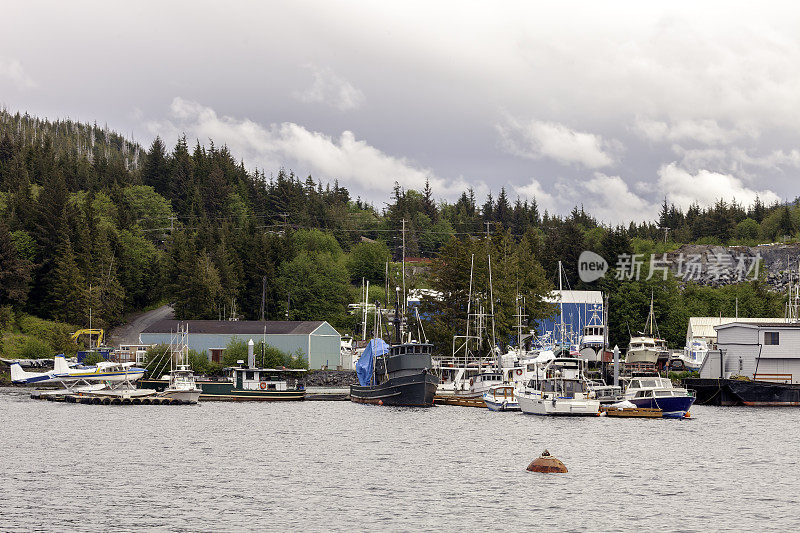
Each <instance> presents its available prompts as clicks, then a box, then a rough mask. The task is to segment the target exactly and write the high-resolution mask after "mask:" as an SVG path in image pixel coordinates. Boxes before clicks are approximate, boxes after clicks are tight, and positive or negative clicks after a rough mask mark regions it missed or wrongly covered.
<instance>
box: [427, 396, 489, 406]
mask: <svg viewBox="0 0 800 533" xmlns="http://www.w3.org/2000/svg"><path fill="white" fill-rule="evenodd" d="M433 404H434V405H456V406H458V407H478V408H482V409H486V402H484V401H483V398H463V397H460V396H453V395H447V396H436V397H435V398H434V399H433Z"/></svg>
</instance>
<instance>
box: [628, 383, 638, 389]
mask: <svg viewBox="0 0 800 533" xmlns="http://www.w3.org/2000/svg"><path fill="white" fill-rule="evenodd" d="M630 387H631V388H632V389H638V388H639V382H638V381H631V384H630Z"/></svg>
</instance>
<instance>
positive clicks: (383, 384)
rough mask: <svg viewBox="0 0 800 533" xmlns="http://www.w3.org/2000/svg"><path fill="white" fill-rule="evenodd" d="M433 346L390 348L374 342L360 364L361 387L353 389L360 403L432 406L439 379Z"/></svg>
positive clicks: (424, 344) (400, 345) (417, 344)
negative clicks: (432, 356) (432, 353)
mask: <svg viewBox="0 0 800 533" xmlns="http://www.w3.org/2000/svg"><path fill="white" fill-rule="evenodd" d="M432 351H433V345H432V344H428V343H416V342H409V343H404V344H395V345H392V346H389V345H388V344H386V343H385V342H384V341H383V340H381V339H373V340H371V341H370V343H369V344H368V345H367V348H366V349H365V350H364V354H362V356H361V359H359V362H358V365H356V369H357V373H358V377H359V383H360V384H359V385H351V386H350V400H352V401H354V402H358V403H372V404H379V405H397V406H413V407H430V406H432V405H433V398H434V396H435V395H436V388H437V387H438V385H439V378H438V377H437V376H436V375H435V374H433V373H432V372H431V367H432V366H433V365H432V362H431V352H432Z"/></svg>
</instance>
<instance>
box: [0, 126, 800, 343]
mask: <svg viewBox="0 0 800 533" xmlns="http://www.w3.org/2000/svg"><path fill="white" fill-rule="evenodd" d="M220 141H223V142H224V139H221V140H220ZM275 170H276V173H275V174H274V175H273V174H270V175H265V174H264V173H262V172H260V171H252V170H248V169H247V168H246V166H245V164H244V162H242V161H237V159H236V157H235V154H231V153H230V151H229V150H228V149H227V148H226V147H225V145H224V144H222V145H219V146H217V145H215V144H210V145H208V146H203V145H201V144H199V143H198V142H193V143H190V142H189V141H188V140H187V139H186V138H180V139H176V140H174V145H173V146H172V147H171V148H170V147H169V146H168V145H167V144H166V143H165V141H164V140H162V139H160V138H157V139H156V140H155V141H154V142H153V143H152V144H151V145H150V146H149V147H146V148H144V147H140V146H139V145H137V144H136V143H134V142H131V141H129V140H126V139H125V138H123V137H122V136H120V135H118V134H116V133H113V132H111V131H109V130H108V129H107V128H103V127H99V126H97V125H90V124H81V123H76V122H72V121H69V120H62V121H45V120H40V119H37V118H34V117H30V116H28V115H20V114H10V113H8V112H0V310H2V312H0V329H2V328H3V326H4V324H3V323H2V322H3V321H4V320H5V321H6V322H13V320H14V318H13V317H14V316H16V317H17V318H19V316H23V315H24V316H34V317H40V318H44V319H49V320H53V321H57V322H61V323H67V324H72V325H87V324H88V323H89V319H90V317H89V313H90V310H91V314H92V317H91V318H92V320H93V323H94V324H95V325H98V326H102V327H108V326H111V325H114V324H117V323H119V322H120V321H121V320H122V319H123V316H124V315H125V314H126V313H129V312H133V311H138V310H142V309H146V308H148V307H152V306H155V305H157V304H159V303H163V302H170V303H172V304H173V305H174V308H175V312H176V315H177V317H178V318H229V317H232V316H236V317H240V318H244V319H258V318H260V317H262V316H263V317H265V318H268V319H287V318H288V319H291V320H302V319H323V320H328V321H329V322H331V323H332V324H334V325H335V326H337V327H338V328H340V329H342V330H343V331H349V330H350V329H351V328H352V327H353V326H354V324H355V323H356V322H357V318H354V317H352V316H350V315H348V313H347V310H348V307H347V306H348V304H350V303H353V302H356V301H359V299H360V296H359V294H360V284H361V283H362V280H369V281H370V282H371V283H372V287H371V290H370V299H371V300H376V301H381V302H382V304H383V305H386V304H391V303H393V302H391V301H387V299H386V298H387V295H386V294H385V290H384V287H385V286H387V285H388V286H392V287H393V286H395V285H399V284H400V282H399V275H400V274H399V267H398V265H397V263H396V262H397V261H399V260H400V259H401V256H402V242H403V237H405V247H406V248H405V254H406V257H414V258H427V259H431V260H433V262H432V264H431V266H430V267H428V268H425V269H421V271H420V272H416V273H414V274H411V273H410V275H409V276H408V279H407V286H408V287H412V288H413V287H427V288H433V289H437V290H438V291H440V292H441V293H442V294H444V295H445V297H444V298H443V301H441V302H427V303H426V306H428V307H427V308H428V309H429V310H432V311H434V313H433V314H431V315H426V316H433V318H431V319H430V320H429V323H428V324H427V329H428V333H429V336H430V337H431V338H433V339H434V340H436V342H437V343H438V345H439V349H440V350H442V351H447V350H449V349H450V340H449V338H450V337H451V336H452V334H453V332H455V331H456V330H457V329H458V328H461V327H463V321H464V318H463V315H464V312H463V308H464V306H465V305H466V302H465V301H464V300H465V294H466V290H467V284H468V278H469V264H470V259H471V258H472V257H473V256H474V257H476V259H475V261H476V265H477V266H476V268H477V270H476V282H475V283H476V286H477V287H478V292H480V291H485V287H486V280H485V277H486V276H485V273H486V272H487V269H486V264H487V263H488V256H489V255H491V256H492V261H493V269H492V276H493V283H494V285H495V292H496V294H495V295H494V296H495V303H496V306H497V310H496V314H497V317H498V320H497V322H498V331H497V335H498V340H499V342H503V343H505V342H512V332H513V324H514V321H515V319H514V318H513V315H514V314H515V313H516V306H517V301H518V300H517V298H518V295H522V296H524V298H525V300H524V301H525V302H526V309H525V314H526V315H527V316H528V317H529V319H530V320H533V319H535V318H540V317H543V316H547V315H549V314H550V313H552V312H553V309H552V307H551V306H549V305H547V304H544V303H543V302H542V300H541V297H542V295H544V294H545V293H546V292H547V291H549V290H551V289H552V287H553V286H554V284H555V283H556V272H557V265H558V261H562V262H563V263H564V265H565V273H566V281H567V283H568V284H569V286H570V287H573V288H584V285H583V284H582V283H581V282H580V281H579V280H578V279H577V268H576V264H577V257H578V255H579V254H580V252H581V251H582V250H587V249H588V250H594V251H596V252H597V253H600V254H601V255H602V256H604V257H605V258H606V259H608V260H609V261H610V262H611V263H612V264H613V262H614V259H613V258H615V257H616V256H617V255H618V254H620V253H631V252H633V251H636V252H637V253H650V252H663V251H666V250H669V249H674V248H676V247H677V246H678V245H679V244H681V243H687V242H695V243H707V244H711V243H716V244H754V243H758V242H765V241H773V240H776V239H780V238H784V236H789V237H790V238H795V237H796V235H797V231H798V227H800V207H798V204H797V202H795V203H793V204H774V205H764V204H762V203H761V202H760V201H758V200H757V201H756V202H755V203H754V204H753V205H751V206H742V205H739V204H737V203H726V202H723V201H719V202H717V203H716V204H715V205H713V206H711V207H707V208H703V207H700V206H697V205H694V206H692V207H690V208H689V209H688V210H687V211H686V212H683V211H682V210H681V209H679V208H677V207H675V206H674V205H672V204H670V203H669V202H668V199H665V201H664V205H663V207H662V210H661V213H660V215H659V217H658V220H653V221H651V222H646V223H641V224H636V223H633V222H632V223H630V224H629V225H628V226H618V227H608V226H604V225H603V224H601V223H600V222H598V221H597V220H596V219H595V218H593V217H592V216H591V214H590V213H587V212H585V211H584V209H583V208H582V207H581V206H576V207H575V208H574V209H573V210H572V212H571V213H569V214H568V215H559V214H553V213H548V212H547V211H546V210H545V211H542V210H541V209H540V206H539V205H538V204H537V202H536V199H535V198H532V199H530V200H528V199H520V198H511V197H510V196H509V195H508V193H507V191H506V190H505V189H504V188H501V189H500V191H498V192H496V194H489V195H488V197H487V198H485V199H478V198H476V197H475V193H474V191H472V190H467V191H464V192H463V193H462V195H461V196H460V198H458V199H457V200H456V201H455V202H447V201H442V200H438V199H437V198H436V191H433V190H431V187H430V186H426V187H425V188H424V189H423V190H421V191H417V190H407V189H404V188H403V187H402V186H400V185H399V184H397V183H393V180H392V177H391V176H385V177H380V176H378V177H376V179H384V180H386V183H387V198H386V203H385V205H383V206H379V207H376V206H375V205H372V204H370V203H368V202H365V201H362V200H361V199H360V198H359V197H358V196H357V194H356V197H355V198H353V196H354V194H353V192H351V191H348V190H347V189H346V188H344V187H341V186H340V185H339V184H338V182H336V181H333V182H332V183H323V182H321V181H318V180H315V179H314V177H312V176H307V177H305V178H301V177H299V176H296V175H295V174H294V173H292V172H291V171H287V170H284V169H275ZM403 226H405V234H404V235H403V232H402V231H401V230H402V228H403ZM387 262H391V263H390V267H389V268H387ZM387 271H388V274H389V277H390V279H389V280H386V273H387ZM409 272H410V271H409ZM481 272H484V273H483V274H481ZM592 288H601V289H602V290H604V291H606V293H607V294H608V295H609V297H610V299H611V306H610V308H611V317H610V321H611V333H612V342H614V343H619V344H620V345H621V346H624V345H625V344H626V343H627V334H628V331H629V330H633V329H635V328H641V327H642V324H643V323H644V318H645V316H646V314H647V307H648V304H649V299H650V294H651V292H653V293H654V294H655V298H656V310H657V318H658V320H659V324H660V325H661V327H662V334H663V335H665V336H666V338H667V339H668V340H669V341H670V343H671V345H674V346H679V345H681V343H682V340H683V337H684V335H685V329H686V318H687V317H688V316H692V315H716V314H719V313H723V314H724V313H730V312H731V309H732V306H733V301H734V299H735V298H738V301H739V309H740V313H741V314H743V315H746V314H749V315H752V316H764V315H774V314H776V313H777V314H781V313H782V303H781V297H780V295H776V294H774V293H770V292H768V291H767V290H766V289H765V287H764V286H763V285H762V284H761V283H760V282H750V283H745V284H740V285H733V286H729V287H724V288H720V289H712V288H708V287H699V286H694V285H691V284H690V285H688V286H678V284H677V283H676V282H675V281H673V280H669V281H667V282H659V283H656V282H655V281H652V280H651V281H620V280H616V279H613V277H607V278H604V279H603V280H601V281H600V282H598V283H597V284H593V286H592ZM390 292H393V291H390ZM390 296H391V295H390ZM3 317H5V318H3Z"/></svg>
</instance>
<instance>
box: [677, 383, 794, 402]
mask: <svg viewBox="0 0 800 533" xmlns="http://www.w3.org/2000/svg"><path fill="white" fill-rule="evenodd" d="M684 384H685V386H686V387H687V388H691V389H693V390H694V391H695V392H696V393H697V403H698V404H699V405H723V406H734V405H746V406H752V407H800V384H797V383H772V382H769V381H744V380H738V379H705V378H690V379H686V380H684Z"/></svg>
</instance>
